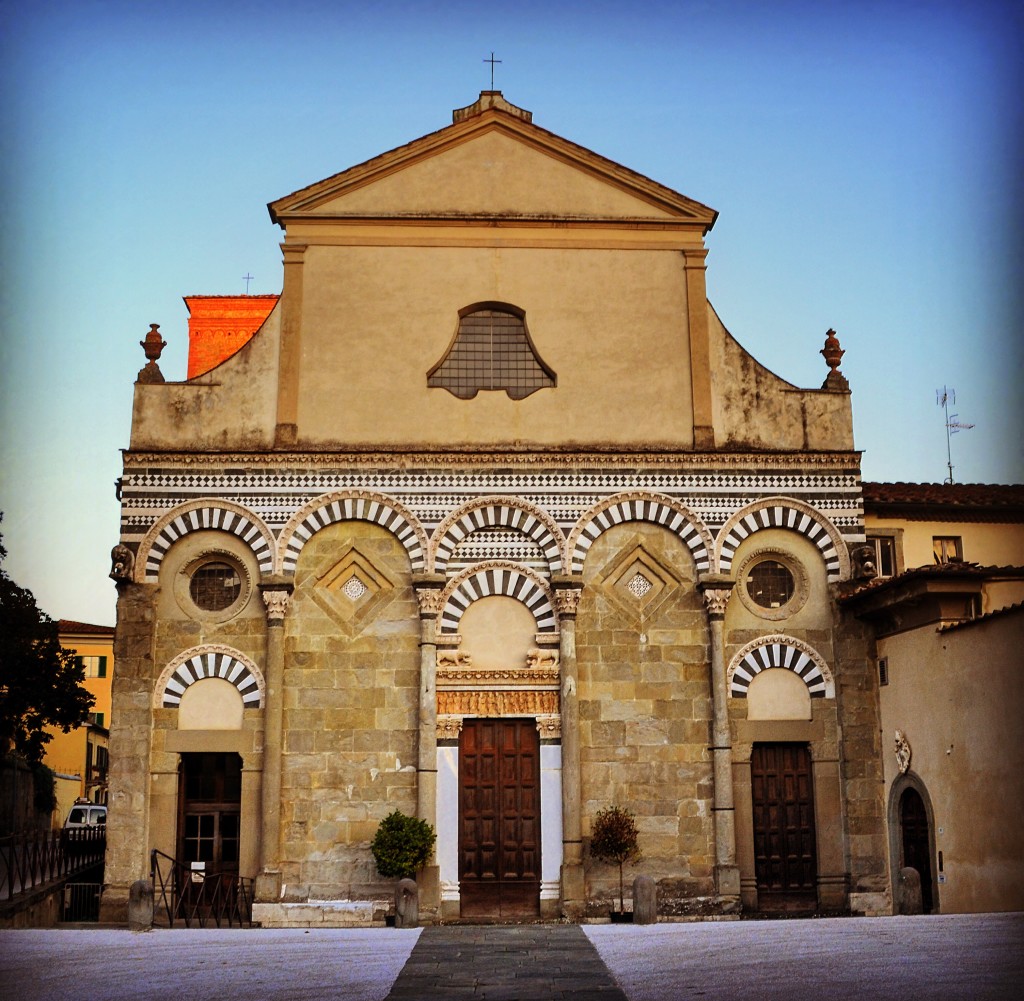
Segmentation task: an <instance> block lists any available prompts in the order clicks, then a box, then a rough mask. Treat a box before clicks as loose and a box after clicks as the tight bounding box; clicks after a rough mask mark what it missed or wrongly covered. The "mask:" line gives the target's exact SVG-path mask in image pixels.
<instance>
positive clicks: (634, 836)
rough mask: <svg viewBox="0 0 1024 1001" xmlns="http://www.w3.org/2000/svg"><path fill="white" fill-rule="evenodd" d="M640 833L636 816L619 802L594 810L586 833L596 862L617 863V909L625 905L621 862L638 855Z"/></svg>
mask: <svg viewBox="0 0 1024 1001" xmlns="http://www.w3.org/2000/svg"><path fill="white" fill-rule="evenodd" d="M639 839H640V834H639V832H638V831H637V829H636V818H635V817H634V815H633V814H632V813H630V812H629V810H624V809H623V808H622V807H620V806H609V807H608V808H607V809H606V810H598V811H597V814H596V816H595V817H594V830H593V833H592V834H591V836H590V854H591V855H593V856H594V858H596V859H597V860H598V861H599V862H614V863H616V864H617V865H618V867H619V910H620V911H623V910H625V908H626V903H625V894H624V892H623V888H622V866H623V865H624V864H625V863H626V862H637V861H639V859H640V844H639Z"/></svg>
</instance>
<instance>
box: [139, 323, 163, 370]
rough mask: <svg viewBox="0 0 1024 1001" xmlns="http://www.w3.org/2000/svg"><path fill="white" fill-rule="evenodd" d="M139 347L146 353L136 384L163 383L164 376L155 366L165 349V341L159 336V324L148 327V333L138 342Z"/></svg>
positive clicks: (158, 367)
mask: <svg viewBox="0 0 1024 1001" xmlns="http://www.w3.org/2000/svg"><path fill="white" fill-rule="evenodd" d="M139 345H140V346H141V347H142V349H143V351H145V352H146V364H145V365H144V366H143V367H142V369H140V371H139V375H138V378H137V379H136V380H135V381H136V382H163V381H164V374H163V372H161V371H160V366H159V365H157V359H159V357H160V355H161V353H162V352H163V350H164V348H165V347H167V341H165V340H164V339H163V338H162V337H161V336H160V324H159V323H151V324H150V325H149V333H148V334H146V336H145V339H143V340H141V341H139Z"/></svg>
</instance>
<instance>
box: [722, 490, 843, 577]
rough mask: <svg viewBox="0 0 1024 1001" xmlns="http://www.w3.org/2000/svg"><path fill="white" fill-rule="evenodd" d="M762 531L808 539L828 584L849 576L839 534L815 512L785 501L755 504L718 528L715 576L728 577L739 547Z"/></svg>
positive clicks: (810, 508) (821, 515)
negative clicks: (774, 530)
mask: <svg viewBox="0 0 1024 1001" xmlns="http://www.w3.org/2000/svg"><path fill="white" fill-rule="evenodd" d="M765 528H785V529H789V530H790V531H793V532H798V533H799V534H800V535H803V536H804V537H806V538H807V539H810V541H811V542H813V543H814V544H815V545H816V546H817V547H818V551H819V552H820V553H821V558H822V559H823V560H824V561H825V570H826V572H827V574H828V579H829V580H831V581H835V580H840V579H841V578H842V577H844V576H848V575H849V572H850V566H849V563H850V560H849V554H848V553H847V551H846V546H845V545H843V541H842V537H841V536H840V535H839V531H838V530H837V529H836V528H835V526H833V525H832V524H831V523H830V522H829V521H828V520H827V519H826V518H825V516H824V515H823V514H821V513H820V512H819V511H815V510H814V509H813V508H812V507H809V506H808V505H806V504H803V503H801V502H800V501H794V500H791V499H789V498H774V499H770V500H763V501H758V502H757V503H756V504H751V505H750V506H749V507H746V508H744V509H743V510H742V511H738V512H737V513H736V514H735V515H734V516H733V517H732V518H731V519H730V520H729V521H728V522H726V524H725V525H724V526H722V531H721V532H720V533H719V539H720V543H719V550H718V570H719V572H720V573H729V572H730V570H731V569H732V561H733V557H734V556H735V555H736V550H737V548H738V547H739V545H740V543H742V542H743V540H744V539H746V538H747V537H748V536H750V535H753V534H754V533H755V532H759V531H761V530H762V529H765Z"/></svg>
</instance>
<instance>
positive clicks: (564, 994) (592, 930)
mask: <svg viewBox="0 0 1024 1001" xmlns="http://www.w3.org/2000/svg"><path fill="white" fill-rule="evenodd" d="M1022 983H1024V915H1022V914H997V915H951V916H932V917H901V918H837V919H825V920H803V921H739V922H721V923H716V922H706V923H693V924H689V923H687V924H659V925H653V926H647V927H633V928H631V927H622V926H615V927H612V926H605V925H592V926H586V927H583V928H579V927H576V926H571V925H520V926H509V927H496V926H492V927H471V926H446V927H433V928H427V929H423V930H421V931H420V930H417V931H396V930H394V929H387V930H384V929H353V930H311V931H301V930H297V929H296V930H288V931H260V930H252V931H237V930H224V931H215V930H214V931H183V930H182V931H153V932H150V933H148V934H141V935H133V934H131V933H129V932H126V931H114V930H105V929H85V930H77V929H75V930H72V929H66V930H56V931H5V932H0V998H3V999H8V998H9V999H12V1001H14V999H16V1001H43V999H46V1001H72V999H73V1001H82V999H88V1001H157V999H160V1001H167V999H175V998H179V997H187V998H188V1001H207V999H209V1001H215V999H216V1001H223V999H225V998H231V999H232V1001H286V999H287V1001H290V999H295V1001H298V999H300V998H301V999H303V1001H307V999H316V1001H383V999H385V998H392V999H394V1001H399V999H401V1001H407V999H413V998H445V999H448V998H451V999H461V998H480V999H488V1001H494V999H508V1001H534V999H541V998H544V999H553V1001H557V999H561V998H572V999H575V1001H588V999H596V1001H622V999H623V998H625V999H628V1001H675V999H688V998H704V997H716V998H729V999H730V1001H755V999H756V1001H764V999H768V998H772V999H784V1001H810V999H818V998H825V999H829V1001H861V999H863V1001H878V999H879V998H886V997H893V998H899V999H900V1001H924V999H930V1001H959V999H963V1001H968V999H969V1001H995V999H1011V998H1012V999H1014V1001H1015V999H1016V998H1018V997H1019V996H1020V993H1021V984H1022Z"/></svg>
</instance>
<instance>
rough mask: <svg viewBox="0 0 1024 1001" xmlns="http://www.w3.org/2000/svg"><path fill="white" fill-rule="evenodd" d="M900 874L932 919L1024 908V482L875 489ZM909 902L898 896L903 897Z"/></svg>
mask: <svg viewBox="0 0 1024 1001" xmlns="http://www.w3.org/2000/svg"><path fill="white" fill-rule="evenodd" d="M864 521H865V525H866V529H867V541H868V544H869V545H870V546H872V547H873V549H874V553H873V558H874V559H875V560H876V565H877V568H878V571H879V576H878V577H877V578H876V579H875V580H873V581H871V582H870V583H867V584H864V585H863V586H861V587H859V588H857V589H856V590H854V591H853V592H852V593H851V594H849V595H848V596H846V597H845V598H844V599H843V600H842V602H841V604H842V607H843V609H844V611H845V612H847V613H852V614H853V615H855V616H856V617H857V618H858V619H860V620H862V621H864V622H866V623H869V624H870V626H871V628H872V630H873V632H874V634H875V636H876V637H877V639H876V647H875V656H876V659H877V670H878V684H879V692H880V707H881V720H882V733H883V738H884V744H885V752H886V753H885V757H884V762H883V764H884V773H885V799H886V822H887V827H888V832H889V866H890V872H891V879H892V882H893V885H894V887H899V883H900V876H899V874H900V870H901V869H902V868H903V867H905V866H910V867H912V868H914V869H916V870H917V871H918V873H919V875H920V879H921V891H922V897H923V908H924V910H925V912H936V913H937V912H939V911H943V912H946V913H951V912H964V911H1007V910H1021V909H1024V855H1022V853H1021V849H1020V841H1019V838H1018V836H1017V832H1019V831H1020V830H1021V826H1022V824H1024V798H1022V797H1021V784H1020V782H1021V780H1020V776H1021V774H1022V772H1024V752H1022V750H1021V748H1022V741H1021V737H1022V727H1024V695H1022V688H1021V678H1022V673H1024V657H1022V654H1021V651H1022V650H1024V486H1019V485H1017V486H997V485H986V484H934V483H865V484H864ZM897 906H898V900H897Z"/></svg>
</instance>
